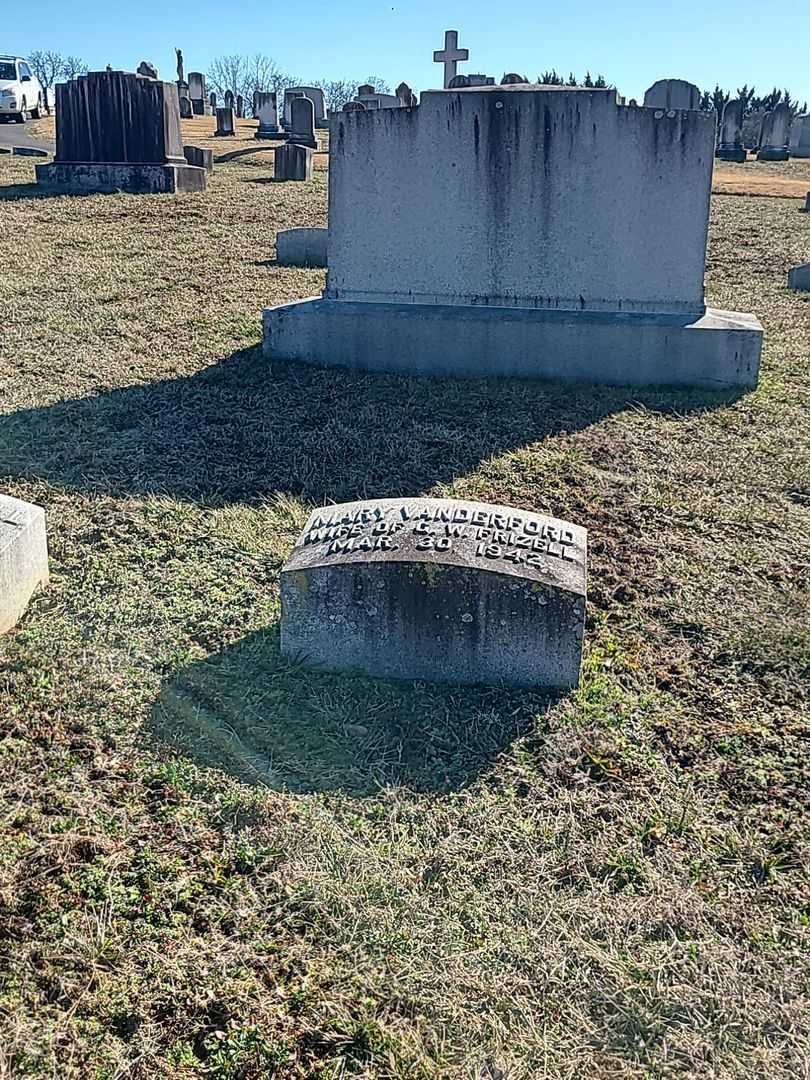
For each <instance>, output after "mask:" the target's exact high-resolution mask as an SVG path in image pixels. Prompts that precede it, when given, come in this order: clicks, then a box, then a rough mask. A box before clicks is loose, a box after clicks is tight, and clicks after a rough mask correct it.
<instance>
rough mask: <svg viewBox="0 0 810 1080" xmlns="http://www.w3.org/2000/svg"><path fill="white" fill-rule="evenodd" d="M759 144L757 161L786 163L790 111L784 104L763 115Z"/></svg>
mask: <svg viewBox="0 0 810 1080" xmlns="http://www.w3.org/2000/svg"><path fill="white" fill-rule="evenodd" d="M759 142H760V146H759V151H758V153H757V160H758V161H787V159H788V157H789V150H788V144H789V143H790V109H789V108H788V106H787V105H785V103H784V102H783V103H782V104H781V105H777V106H776V108H775V109H772V110H771V111H770V112H769V113H766V114H765V117H764V118H763V121H762V128H761V131H760V137H759Z"/></svg>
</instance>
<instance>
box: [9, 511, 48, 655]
mask: <svg viewBox="0 0 810 1080" xmlns="http://www.w3.org/2000/svg"><path fill="white" fill-rule="evenodd" d="M47 584H48V541H47V536H46V532H45V511H44V510H43V509H42V508H41V507H39V506H33V505H32V504H31V503H27V502H22V501H21V500H20V499H12V498H11V496H10V495H0V634H4V633H6V631H7V630H10V629H11V628H12V626H15V625H16V624H17V622H18V621H19V619H20V617H21V616H22V614H23V612H24V611H25V609H26V608H27V607H28V601H29V600H30V599H31V597H32V595H33V594H34V591H35V590H36V589H37V587H38V586H39V585H47Z"/></svg>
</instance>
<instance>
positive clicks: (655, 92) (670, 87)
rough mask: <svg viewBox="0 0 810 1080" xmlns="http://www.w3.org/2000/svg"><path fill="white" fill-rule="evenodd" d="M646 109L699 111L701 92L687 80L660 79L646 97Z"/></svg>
mask: <svg viewBox="0 0 810 1080" xmlns="http://www.w3.org/2000/svg"><path fill="white" fill-rule="evenodd" d="M644 107H645V108H646V109H699V108H700V90H699V89H698V87H697V86H695V85H694V83H690V82H686V80H685V79H659V80H658V82H656V83H653V84H652V86H651V87H650V88H649V90H648V91H647V92H646V93H645V95H644Z"/></svg>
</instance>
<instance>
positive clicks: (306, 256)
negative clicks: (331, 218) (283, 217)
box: [276, 229, 328, 267]
mask: <svg viewBox="0 0 810 1080" xmlns="http://www.w3.org/2000/svg"><path fill="white" fill-rule="evenodd" d="M327 232H328V230H327V229H282V231H281V232H279V233H278V235H277V236H276V262H277V263H278V264H279V266H318V267H324V266H326V236H327Z"/></svg>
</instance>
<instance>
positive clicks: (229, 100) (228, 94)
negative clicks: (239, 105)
mask: <svg viewBox="0 0 810 1080" xmlns="http://www.w3.org/2000/svg"><path fill="white" fill-rule="evenodd" d="M225 108H226V109H232V108H234V101H233V90H226V91H225Z"/></svg>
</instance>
